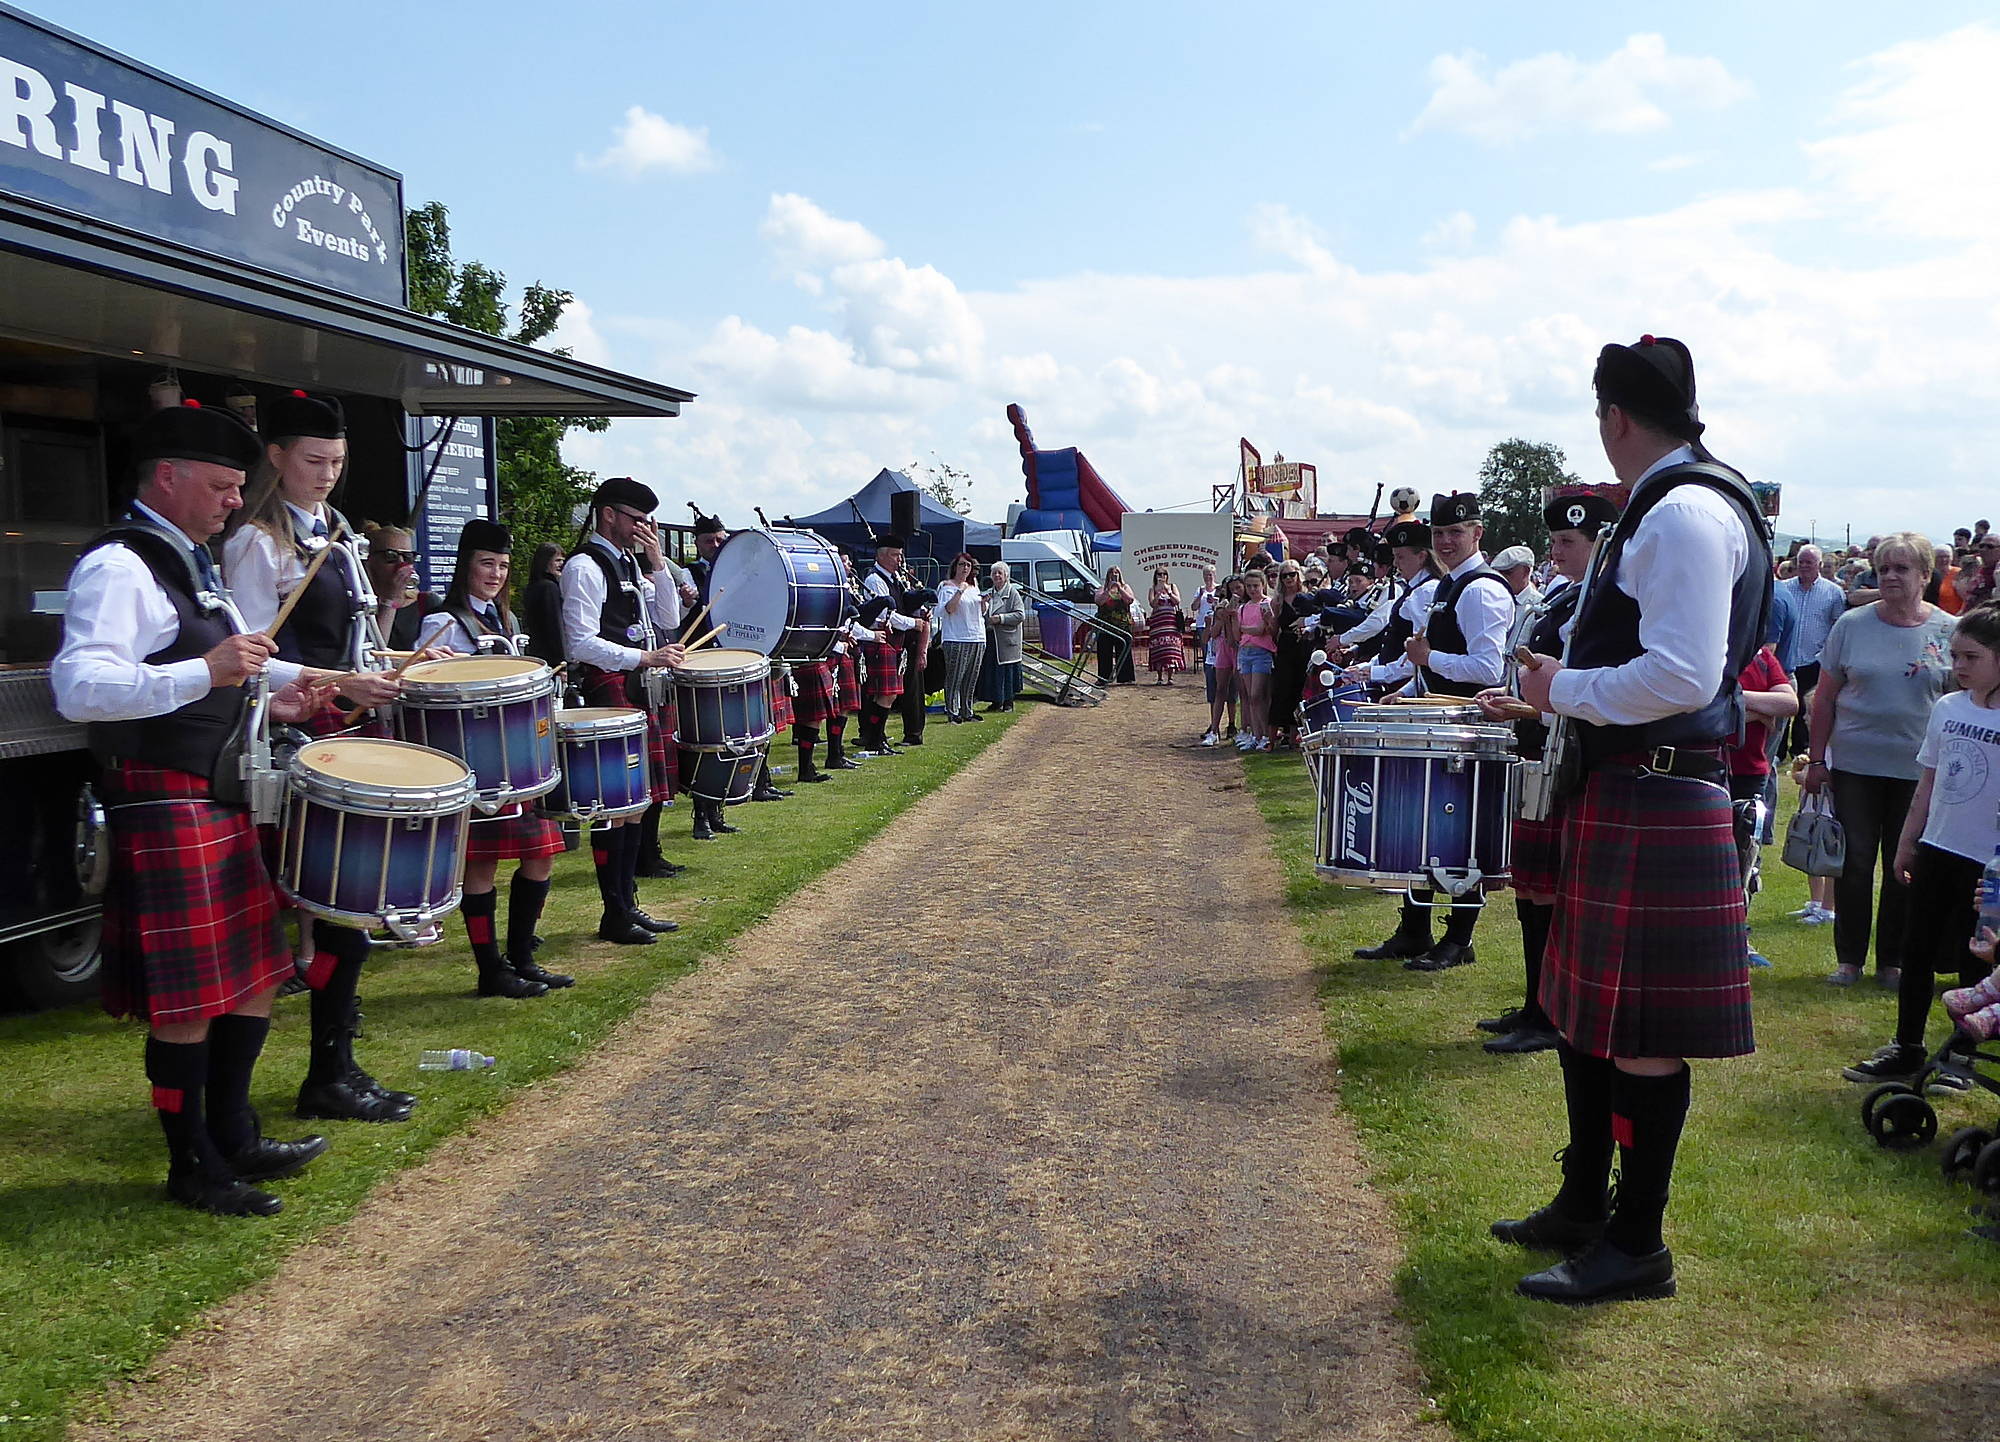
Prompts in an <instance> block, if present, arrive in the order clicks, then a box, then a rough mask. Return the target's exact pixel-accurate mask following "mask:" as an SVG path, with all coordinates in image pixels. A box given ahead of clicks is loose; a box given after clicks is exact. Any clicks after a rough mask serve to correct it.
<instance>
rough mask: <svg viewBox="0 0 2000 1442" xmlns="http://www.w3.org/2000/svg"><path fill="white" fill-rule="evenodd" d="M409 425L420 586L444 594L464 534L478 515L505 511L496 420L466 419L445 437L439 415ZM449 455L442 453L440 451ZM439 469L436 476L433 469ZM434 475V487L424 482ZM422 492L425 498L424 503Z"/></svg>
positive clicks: (415, 418)
mask: <svg viewBox="0 0 2000 1442" xmlns="http://www.w3.org/2000/svg"><path fill="white" fill-rule="evenodd" d="M406 424H407V425H408V427H409V433H410V439H409V442H408V444H409V445H410V446H411V447H413V448H414V447H417V446H419V445H421V446H422V449H421V450H417V449H412V450H411V452H410V503H411V526H412V528H413V529H414V530H415V532H416V536H417V541H416V546H417V584H418V585H419V586H420V587H421V588H422V589H424V590H426V591H429V592H432V593H433V594H436V595H443V594H444V588H445V587H446V586H447V585H449V584H450V583H451V569H452V565H453V564H454V562H455V561H456V560H457V559H458V533H459V532H460V531H462V530H464V529H465V523H466V522H467V521H469V520H471V519H472V518H473V517H474V516H485V517H497V516H498V515H499V512H500V472H499V461H498V457H497V454H496V448H495V444H494V433H493V418H492V417H491V416H466V417H461V418H460V419H459V420H458V421H457V422H455V423H454V424H453V426H452V429H451V431H450V433H449V434H440V431H441V428H442V427H443V425H444V421H443V419H442V418H441V417H438V416H411V417H410V418H409V420H408V421H407V422H406ZM440 447H442V448H443V452H444V454H443V455H442V456H440V455H439V454H438V452H439V448H440ZM433 465H435V466H436V472H435V474H432V472H431V468H432V466H433ZM426 475H429V476H430V489H429V490H424V478H425V476H426ZM420 493H421V495H422V500H421V502H420V501H419V500H418V496H419V494H420Z"/></svg>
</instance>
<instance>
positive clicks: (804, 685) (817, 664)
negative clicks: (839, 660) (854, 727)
mask: <svg viewBox="0 0 2000 1442" xmlns="http://www.w3.org/2000/svg"><path fill="white" fill-rule="evenodd" d="M833 677H834V670H833V662H832V661H804V662H799V663H796V664H794V665H793V667H792V679H793V680H794V681H796V682H797V683H798V686H799V694H798V695H796V696H794V697H793V698H792V724H794V725H796V726H824V725H825V724H826V723H827V722H828V721H831V720H832V719H833V718H834V716H835V715H836V714H837V713H838V712H839V710H840V704H839V699H838V698H837V697H836V696H835V695H834V691H833Z"/></svg>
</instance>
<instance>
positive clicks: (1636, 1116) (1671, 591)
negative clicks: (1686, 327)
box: [1493, 336, 1771, 1303]
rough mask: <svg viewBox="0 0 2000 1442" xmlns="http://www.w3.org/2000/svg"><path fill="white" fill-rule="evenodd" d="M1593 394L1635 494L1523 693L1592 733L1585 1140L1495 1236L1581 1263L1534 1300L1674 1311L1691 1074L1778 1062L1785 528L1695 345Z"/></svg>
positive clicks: (1573, 965)
mask: <svg viewBox="0 0 2000 1442" xmlns="http://www.w3.org/2000/svg"><path fill="white" fill-rule="evenodd" d="M1592 379H1593V384H1594V385H1595V387H1596V391H1597V425H1598V436H1599V438H1600V439H1601V441H1602V442H1603V445H1604V453H1605V455H1606V456H1607V457H1608V458H1609V459H1610V462H1611V468H1612V470H1613V471H1614V472H1615V473H1616V475H1617V476H1618V478H1619V479H1620V480H1621V481H1625V482H1627V483H1629V484H1630V485H1631V487H1632V496H1631V500H1630V501H1629V502H1628V503H1627V505H1626V507H1625V513H1624V515H1623V516H1622V517H1620V519H1619V521H1618V523H1617V525H1616V526H1614V527H1613V528H1612V531H1611V535H1610V537H1609V539H1608V540H1606V541H1605V542H1604V543H1603V548H1602V553H1601V555H1600V557H1599V560H1598V563H1597V567H1596V570H1595V572H1594V573H1593V578H1592V580H1591V583H1590V592H1589V594H1588V595H1587V596H1585V597H1584V599H1583V602H1582V605H1581V607H1580V609H1579V614H1578V616H1577V620H1576V628H1575V631H1574V632H1573V633H1572V635H1571V638H1570V644H1569V657H1568V664H1567V665H1564V664H1563V663H1562V662H1560V661H1558V660H1557V659H1556V658H1555V657H1553V656H1541V657H1540V658H1539V660H1538V664H1537V665H1536V666H1535V667H1534V668H1533V669H1532V670H1530V669H1525V668H1524V670H1523V672H1522V674H1521V676H1520V689H1521V697H1522V699H1523V700H1525V701H1527V702H1528V703H1529V704H1531V705H1532V706H1534V707H1535V709H1536V710H1538V711H1542V712H1546V713H1552V714H1554V715H1556V716H1559V717H1566V718H1569V720H1570V722H1571V723H1572V724H1573V725H1574V727H1575V735H1576V740H1577V743H1578V746H1579V749H1580V751H1581V755H1582V759H1583V766H1584V775H1583V782H1582V789H1581V791H1580V792H1578V793H1577V794H1575V795H1573V796H1572V797H1570V799H1569V800H1568V802H1567V803H1566V804H1565V810H1564V821H1563V827H1564V830H1563V861H1562V870H1561V873H1560V877H1559V879H1558V882H1557V887H1556V911H1555V916H1554V918H1553V920H1552V924H1551V927H1550V932H1549V943H1548V953H1547V956H1546V958H1545V960H1544V963H1543V968H1542V978H1541V1000H1542V1006H1543V1008H1544V1009H1545V1010H1546V1011H1547V1012H1548V1015H1549V1019H1550V1021H1552V1022H1553V1023H1554V1025H1555V1028H1556V1030H1557V1032H1558V1033H1559V1034H1560V1035H1561V1038H1562V1041H1561V1045H1560V1046H1559V1047H1558V1048H1557V1051H1558V1054H1559V1055H1560V1056H1561V1058H1562V1067H1563V1091H1564V1096H1565V1099H1566V1101H1567V1105H1568V1111H1569V1145H1568V1146H1567V1147H1566V1148H1565V1149H1564V1150H1563V1152H1562V1153H1560V1155H1561V1156H1562V1174H1563V1179H1562V1187H1561V1190H1560V1191H1558V1192H1557V1194H1556V1196H1555V1198H1554V1200H1553V1201H1551V1202H1550V1203H1549V1204H1548V1205H1547V1206H1545V1207H1542V1208H1541V1209H1540V1210H1538V1211H1536V1212H1534V1213H1532V1214H1530V1215H1529V1216H1527V1217H1525V1218H1523V1219H1521V1220H1519V1221H1503V1222H1495V1223H1494V1224H1493V1233H1494V1235H1495V1236H1496V1237H1498V1238H1499V1239H1500V1240H1502V1241H1505V1242H1512V1243H1515V1244H1517V1245H1520V1246H1524V1247H1531V1248H1540V1249H1545V1250H1548V1251H1555V1252H1562V1253H1565V1254H1567V1256H1568V1260H1566V1261H1563V1262H1560V1263H1558V1264H1557V1265H1556V1266H1554V1267H1551V1268H1549V1269H1548V1270H1546V1271H1542V1272H1537V1273H1535V1274H1533V1275H1532V1276H1528V1277H1524V1278H1523V1279H1522V1280H1521V1283H1520V1290H1521V1292H1522V1293H1524V1294H1525V1295H1527V1296H1530V1297H1537V1298H1542V1299H1545V1300H1548V1301H1555V1302H1572V1303H1575V1302H1603V1301H1617V1300H1627V1299H1635V1298H1645V1297H1662V1296H1671V1295H1672V1294H1673V1292H1674V1289H1675V1280H1674V1262H1673V1254H1672V1253H1671V1252H1670V1251H1669V1250H1668V1249H1667V1246H1666V1243H1665V1240H1664V1238H1663V1237H1662V1235H1661V1230H1660V1223H1661V1219H1662V1217H1663V1215H1664V1213H1665V1211H1666V1205H1667V1196H1668V1188H1669V1182H1670V1180H1671V1178H1672V1176H1673V1168H1674V1156H1675V1152H1676V1149H1677V1148H1678V1146H1679V1143H1680V1135H1681V1128H1682V1125H1683V1123H1684V1122H1685V1120H1686V1118H1687V1111H1688V1096H1689V1090H1690V1082H1691V1078H1690V1074H1689V1069H1688V1065H1687V1061H1686V1058H1688V1057H1695V1056H1702V1057H1724V1056H1742V1055H1745V1054H1747V1053H1748V1052H1750V1051H1751V1050H1753V1048H1754V1043H1753V1041H1752V1037H1751V1020H1750V984H1749V961H1748V957H1747V954H1746V952H1745V949H1744V945H1743V907H1744V897H1743V885H1742V873H1741V871H1740V869H1739V864H1738V859H1737V851H1736V837H1735V828H1734V817H1733V814H1732V810H1731V805H1730V797H1729V788H1728V782H1729V774H1728V763H1727V757H1726V752H1725V748H1726V747H1727V746H1728V745H1729V744H1730V743H1731V742H1732V741H1733V739H1734V738H1735V737H1736V736H1738V735H1740V734H1741V729H1742V723H1743V699H1742V693H1741V690H1740V688H1739V687H1738V685H1737V679H1736V678H1737V677H1738V675H1739V674H1740V673H1741V672H1742V670H1743V668H1744V666H1746V665H1748V664H1749V662H1750V659H1751V657H1753V656H1754V655H1755V654H1756V652H1757V648H1758V647H1759V645H1760V644H1761V643H1762V641H1763V638H1764V628H1765V622H1766V617H1767V615H1768V612H1769V608H1770V604H1771V550H1770V542H1769V539H1768V532H1767V531H1766V530H1765V525H1764V520H1763V517H1762V515H1761V513H1760V511H1759V507H1758V504H1757V500H1756V497H1755V496H1753V495H1752V494H1751V491H1750V487H1749V485H1748V484H1747V483H1746V482H1745V481H1744V479H1743V477H1742V476H1741V474H1739V473H1738V472H1736V471H1734V470H1732V469H1730V468H1729V467H1727V466H1724V465H1721V464H1719V463H1718V462H1716V461H1715V460H1714V458H1713V457H1712V456H1710V455H1709V453H1708V452H1707V450H1706V449H1705V448H1704V447H1703V446H1702V444H1701V433H1702V423H1701V420H1700V416H1699V412H1698V410H1697V408H1696V404H1695V383H1694V360H1693V357H1691V356H1690V355H1689V354H1688V349H1687V347H1686V346H1684V345H1682V344H1681V343H1680V342H1679V341H1674V340H1668V339H1666V338H1665V337H1661V338H1658V339H1655V338H1654V337H1653V336H1642V337H1640V339H1639V342H1638V344H1637V345H1630V346H1623V345H1609V346H1606V347H1604V349H1603V351H1602V352H1600V353H1599V355H1598V359H1597V370H1596V373H1595V375H1594V376H1593V378H1592ZM1614 1154H1615V1155H1616V1156H1617V1158H1618V1165H1619V1174H1618V1191H1617V1201H1616V1205H1615V1206H1613V1205H1612V1204H1611V1203H1610V1201H1609V1200H1608V1198H1607V1194H1606V1181H1607V1179H1608V1177H1609V1174H1610V1170H1611V1163H1612V1158H1613V1156H1614Z"/></svg>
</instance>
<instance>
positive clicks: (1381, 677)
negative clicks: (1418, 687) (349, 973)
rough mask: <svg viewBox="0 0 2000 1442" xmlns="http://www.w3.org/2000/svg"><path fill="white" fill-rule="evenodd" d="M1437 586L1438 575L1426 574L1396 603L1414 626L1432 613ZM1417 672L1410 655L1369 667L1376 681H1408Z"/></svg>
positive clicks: (1398, 611)
mask: <svg viewBox="0 0 2000 1442" xmlns="http://www.w3.org/2000/svg"><path fill="white" fill-rule="evenodd" d="M1437 588H1438V581H1437V577H1436V576H1431V575H1426V576H1425V577H1424V578H1423V580H1421V581H1419V582H1418V583H1417V584H1416V585H1414V586H1412V587H1410V589H1409V591H1408V593H1407V594H1405V595H1404V597H1403V599H1402V600H1401V601H1399V602H1397V603H1396V611H1397V613H1398V614H1400V615H1401V616H1402V618H1403V619H1404V620H1405V621H1408V622H1409V623H1410V625H1411V626H1413V627H1415V626H1421V625H1423V624H1424V618H1425V617H1426V616H1428V615H1429V614H1430V610H1431V602H1432V601H1434V600H1436V599H1437ZM1416 674H1417V668H1416V667H1415V666H1413V665H1412V664H1410V658H1409V657H1408V656H1392V657H1390V658H1389V660H1387V661H1380V662H1377V663H1376V664H1374V665H1372V666H1370V667H1369V668H1368V679H1369V680H1370V681H1375V682H1394V681H1408V680H1410V679H1411V678H1412V677H1413V676H1415V675H1416Z"/></svg>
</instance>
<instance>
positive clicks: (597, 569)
mask: <svg viewBox="0 0 2000 1442" xmlns="http://www.w3.org/2000/svg"><path fill="white" fill-rule="evenodd" d="M659 504H660V501H659V497H658V496H656V495H654V494H653V490H652V488H651V487H650V486H647V485H643V484H641V483H640V482H638V481H635V480H633V479H632V478H631V477H630V476H612V477H610V478H609V479H608V480H606V481H604V482H603V483H602V484H601V485H599V486H598V488H597V491H596V493H595V494H593V495H592V496H591V498H590V525H591V532H590V535H589V537H588V538H587V539H586V540H585V542H584V543H583V544H582V545H581V546H579V547H577V549H576V550H575V551H573V552H571V553H570V558H569V560H568V561H567V562H566V563H565V564H564V566H563V569H562V577H561V580H560V584H561V587H562V626H563V650H564V654H565V655H567V656H568V657H569V658H570V667H571V672H572V674H573V675H574V676H575V678H576V681H577V684H578V685H579V686H581V687H582V689H583V694H584V699H585V700H587V701H588V702H589V703H590V704H591V705H593V706H636V707H639V708H640V709H641V710H643V711H645V713H646V751H647V761H648V764H649V765H650V766H651V767H652V775H651V777H650V781H651V786H652V797H653V801H654V803H655V806H654V809H653V810H652V811H648V812H647V813H646V815H647V816H649V817H655V816H657V814H658V803H660V802H664V801H667V800H669V799H671V798H672V796H673V794H674V773H673V770H672V769H671V767H672V763H671V760H670V752H669V748H668V737H669V735H670V733H671V730H672V726H673V722H672V720H671V717H670V712H669V714H667V715H663V714H661V712H662V710H663V709H666V708H655V707H651V706H648V705H647V704H646V692H645V679H644V675H643V673H644V672H645V670H646V669H647V668H649V667H655V666H678V665H680V663H681V660H682V658H683V657H684V656H685V655H686V653H685V652H684V651H683V650H682V649H681V647H680V645H679V643H677V642H675V641H673V640H672V639H670V638H671V637H672V636H673V634H674V628H675V627H677V626H679V625H680V621H681V598H680V594H679V592H677V591H676V590H675V589H674V587H672V586H656V585H654V583H653V582H652V580H651V579H650V578H651V577H652V576H653V575H654V574H655V573H657V572H658V571H660V570H661V569H662V567H663V566H664V563H665V558H664V556H663V555H662V554H661V551H660V533H659V531H658V530H657V529H656V528H655V527H654V525H653V520H652V516H653V511H654V510H655V509H656V508H657V507H658V506H659ZM695 806H696V808H697V811H696V814H697V817H698V818H699V815H700V810H699V808H700V806H701V803H700V801H698V800H697V801H696V803H695ZM654 824H655V825H656V826H657V825H658V823H657V821H655V823H654ZM697 824H699V822H697ZM644 832H645V827H644V826H643V825H641V824H639V823H638V822H637V821H635V820H633V819H631V818H627V819H625V820H622V821H599V822H594V823H592V826H591V857H592V859H593V860H594V861H595V862H596V864H597V891H598V895H599V896H600V897H601V898H602V899H603V902H604V915H603V916H602V918H600V919H599V921H598V924H597V935H598V938H599V939H600V940H603V941H615V942H618V943H620V944H622V945H625V946H649V945H651V944H652V942H653V939H654V936H655V935H656V934H657V933H664V932H669V931H678V930H679V929H680V927H679V924H678V923H676V922H672V921H663V920H657V919H655V918H653V917H651V916H648V915H647V914H646V913H645V912H644V911H642V910H640V908H639V897H638V866H639V853H640V848H641V846H642V845H643V844H644ZM656 834H657V833H656Z"/></svg>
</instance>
